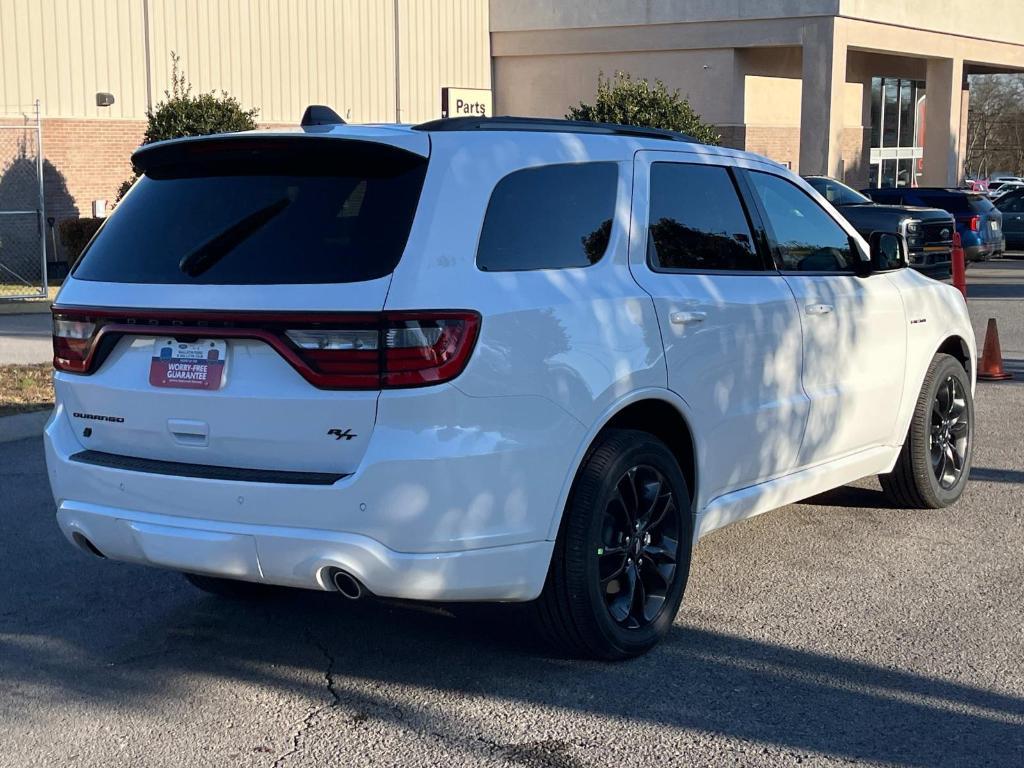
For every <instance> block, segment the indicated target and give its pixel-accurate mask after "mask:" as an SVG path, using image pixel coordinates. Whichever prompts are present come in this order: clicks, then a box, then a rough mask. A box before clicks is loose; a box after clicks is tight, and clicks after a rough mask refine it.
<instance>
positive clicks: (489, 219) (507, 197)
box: [476, 163, 619, 271]
mask: <svg viewBox="0 0 1024 768" xmlns="http://www.w3.org/2000/svg"><path fill="white" fill-rule="evenodd" d="M618 177H619V167H618V165H617V164H616V163H578V164H570V165H544V166H540V167H537V168H526V169H523V170H521V171H515V172H514V173H510V174H509V175H508V176H506V177H505V178H503V179H502V180H501V181H499V182H498V183H497V185H496V186H495V187H494V192H492V193H491V200H490V202H489V203H488V204H487V214H486V215H485V216H484V225H483V231H482V232H481V233H480V245H479V247H478V248H477V252H476V263H477V266H478V267H479V268H480V269H484V270H489V271H512V270H524V269H559V268H563V267H586V266H589V265H590V264H594V263H596V262H598V261H599V260H600V259H601V257H602V256H603V255H604V252H605V249H607V247H608V241H609V239H610V236H611V231H612V217H613V216H614V214H615V195H616V192H617V189H618Z"/></svg>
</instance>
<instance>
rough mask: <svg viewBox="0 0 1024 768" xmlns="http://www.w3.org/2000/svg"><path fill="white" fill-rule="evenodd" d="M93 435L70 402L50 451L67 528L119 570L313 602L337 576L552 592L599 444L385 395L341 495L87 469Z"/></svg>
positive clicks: (501, 405)
mask: <svg viewBox="0 0 1024 768" xmlns="http://www.w3.org/2000/svg"><path fill="white" fill-rule="evenodd" d="M439 424H459V425H460V426H458V427H457V428H456V427H442V426H438V425H439ZM78 435H79V433H78V432H77V431H76V430H75V427H74V426H73V425H72V423H71V420H70V419H69V418H68V415H67V412H66V411H65V409H64V407H63V405H62V404H60V403H58V405H57V407H56V408H55V409H54V413H53V415H52V416H51V419H50V421H49V423H48V424H47V428H46V433H45V440H44V442H45V448H46V464H47V471H48V474H49V480H50V485H51V487H52V489H53V495H54V499H55V502H56V505H57V509H58V521H59V523H60V526H61V528H62V530H63V531H64V533H65V535H67V536H68V537H69V538H70V539H72V540H74V534H75V533H79V534H80V535H81V536H84V537H85V538H86V539H87V540H88V541H89V542H90V543H91V544H92V545H93V546H95V547H96V548H97V549H98V550H99V551H100V552H102V553H103V554H104V555H105V556H107V557H110V558H112V559H118V560H127V561H130V562H136V563H144V564H148V565H154V566H159V567H165V568H173V569H177V570H183V571H192V572H198V573H207V574H213V575H219V576H226V577H231V578H239V579H246V580H251V581H262V582H266V583H271V584H281V585H286V586H297V587H306V588H310V589H325V588H330V585H327V584H325V582H323V580H322V572H323V571H324V569H326V568H328V567H335V568H342V569H343V570H346V571H348V572H350V573H351V574H352V575H353V576H355V577H356V578H358V579H359V580H360V581H362V582H363V584H364V585H365V586H366V588H367V589H369V590H370V591H371V592H373V593H374V594H378V595H381V596H387V597H396V598H408V599H420V600H529V599H532V598H534V597H536V596H537V595H538V594H540V591H541V588H542V587H543V584H544V580H545V578H546V576H547V568H548V561H549V558H550V555H551V551H552V547H553V543H552V542H551V541H549V540H548V537H549V535H550V534H549V532H550V531H551V530H552V526H553V523H555V522H557V515H558V514H559V511H560V505H561V499H562V498H563V493H564V488H565V486H566V484H567V483H568V482H569V470H570V468H571V467H572V465H573V460H574V457H575V456H576V455H577V454H578V452H579V451H580V448H581V444H582V441H583V439H584V437H585V433H584V430H583V427H582V425H581V424H580V423H579V422H578V421H576V420H575V419H574V418H573V417H571V416H569V415H568V414H567V413H566V412H565V411H563V410H562V409H561V408H559V407H558V406H557V405H555V404H554V403H552V402H551V401H550V400H547V399H544V398H539V397H524V398H519V397H503V398H500V400H499V401H497V402H496V401H495V400H493V399H490V398H474V397H468V396H466V395H464V394H462V393H461V392H460V391H458V390H457V389H455V388H453V387H451V386H449V385H441V386H439V387H435V388H430V389H429V390H427V389H424V390H416V391H413V392H412V393H401V392H396V393H393V394H389V395H388V396H382V397H381V399H380V401H379V405H378V418H377V425H376V427H375V428H374V430H373V434H372V437H371V438H370V444H369V445H368V446H367V451H366V454H365V456H364V459H363V461H362V462H361V464H360V466H359V468H358V469H357V470H356V471H355V472H354V473H353V474H350V475H345V476H344V477H342V478H341V479H339V480H337V481H336V482H333V483H331V484H320V485H315V484H285V483H282V482H250V481H238V480H233V479H224V478H208V477H197V476H191V477H189V476H182V475H180V474H173V473H172V474H159V473H153V472H147V471H140V470H139V468H138V467H134V466H133V465H131V464H127V465H123V466H101V465H97V464H91V463H86V462H82V461H80V460H73V459H72V456H74V455H76V454H80V453H81V452H82V451H83V449H84V448H86V446H84V445H83V441H84V442H88V440H86V439H84V438H80V437H79V436H78ZM196 455H197V457H198V456H201V451H200V452H197V454H196ZM197 460H198V459H197Z"/></svg>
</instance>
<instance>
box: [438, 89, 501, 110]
mask: <svg viewBox="0 0 1024 768" xmlns="http://www.w3.org/2000/svg"><path fill="white" fill-rule="evenodd" d="M491 104H492V97H491V91H490V90H488V89H487V88H447V87H446V88H442V89H441V117H493V107H492V106H491Z"/></svg>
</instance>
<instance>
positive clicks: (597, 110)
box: [566, 72, 722, 145]
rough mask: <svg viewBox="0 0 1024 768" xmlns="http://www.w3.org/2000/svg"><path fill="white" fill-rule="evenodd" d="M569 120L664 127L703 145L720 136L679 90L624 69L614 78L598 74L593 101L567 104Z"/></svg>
mask: <svg viewBox="0 0 1024 768" xmlns="http://www.w3.org/2000/svg"><path fill="white" fill-rule="evenodd" d="M566 118H567V119H569V120H590V121H593V122H597V123H619V124H621V125H638V126H643V127H646V128H667V129H669V130H672V131H681V132H682V133H685V134H688V135H690V136H693V138H695V139H697V140H698V141H700V142H703V143H704V144H716V145H717V144H718V143H719V142H721V140H722V137H721V135H720V134H719V133H718V131H717V130H715V128H714V126H711V125H708V124H706V123H704V122H703V121H702V120H701V119H700V115H698V114H697V113H696V112H694V110H693V107H691V106H690V102H689V101H687V100H686V98H684V97H683V96H680V95H679V91H678V90H675V91H670V90H669V89H668V88H667V87H666V86H665V84H664V83H663V82H661V80H655V81H654V85H653V86H652V85H651V84H650V83H649V82H647V81H646V80H644V79H642V78H637V79H635V80H634V79H633V77H632V76H630V75H629V74H627V73H625V72H616V73H615V77H614V78H610V77H605V76H604V74H603V73H602V74H599V75H598V76H597V97H596V98H595V100H594V103H593V104H585V103H583V102H580V104H579V106H577V107H570V108H569V114H567V115H566Z"/></svg>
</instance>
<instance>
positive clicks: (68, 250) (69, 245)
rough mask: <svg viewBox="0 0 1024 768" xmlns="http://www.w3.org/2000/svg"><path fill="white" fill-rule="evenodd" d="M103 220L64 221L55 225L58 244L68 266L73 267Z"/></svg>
mask: <svg viewBox="0 0 1024 768" xmlns="http://www.w3.org/2000/svg"><path fill="white" fill-rule="evenodd" d="M102 223H103V219H64V220H63V221H61V222H60V223H59V224H58V225H57V231H58V232H60V242H61V245H63V246H64V254H65V255H66V256H67V260H68V265H69V266H72V267H73V266H74V265H75V263H76V262H77V261H78V257H79V256H81V255H82V251H83V250H84V249H85V246H86V245H88V244H89V241H90V240H92V236H93V235H95V234H96V230H97V229H99V228H100V224H102Z"/></svg>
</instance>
